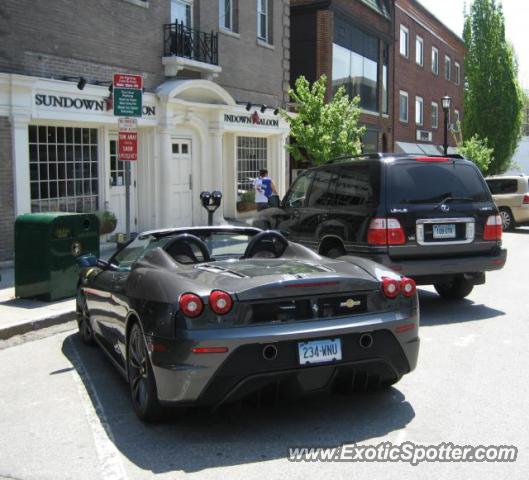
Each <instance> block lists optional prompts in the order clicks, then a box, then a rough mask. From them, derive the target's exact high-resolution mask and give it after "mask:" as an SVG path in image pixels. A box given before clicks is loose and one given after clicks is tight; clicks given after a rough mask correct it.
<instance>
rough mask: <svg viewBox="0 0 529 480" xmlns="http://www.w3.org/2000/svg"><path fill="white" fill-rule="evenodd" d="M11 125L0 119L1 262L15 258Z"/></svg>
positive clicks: (2, 118) (4, 119)
mask: <svg viewBox="0 0 529 480" xmlns="http://www.w3.org/2000/svg"><path fill="white" fill-rule="evenodd" d="M11 151H12V143H11V125H10V123H9V119H8V118H7V117H0V261H4V260H11V259H12V258H13V237H14V233H13V225H14V221H15V213H14V212H15V209H14V203H13V195H14V192H13V162H12V157H11Z"/></svg>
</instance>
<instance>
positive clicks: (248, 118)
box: [224, 112, 279, 128]
mask: <svg viewBox="0 0 529 480" xmlns="http://www.w3.org/2000/svg"><path fill="white" fill-rule="evenodd" d="M224 123H229V124H231V125H248V126H252V125H256V126H261V127H276V128H277V127H279V120H278V119H277V118H263V117H260V116H259V114H258V113H257V112H254V113H253V114H251V115H245V114H232V113H225V114H224Z"/></svg>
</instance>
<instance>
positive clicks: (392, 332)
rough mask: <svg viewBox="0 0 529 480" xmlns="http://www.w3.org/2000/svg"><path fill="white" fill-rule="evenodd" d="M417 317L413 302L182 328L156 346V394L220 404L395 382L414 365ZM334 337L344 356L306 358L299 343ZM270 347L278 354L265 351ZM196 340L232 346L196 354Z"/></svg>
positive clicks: (172, 400)
mask: <svg viewBox="0 0 529 480" xmlns="http://www.w3.org/2000/svg"><path fill="white" fill-rule="evenodd" d="M418 321H419V318H418V311H417V310H415V309H414V310H410V311H408V312H407V313H406V314H404V313H403V312H400V311H397V312H385V313H382V314H376V315H362V316H356V317H347V318H341V319H334V320H326V321H311V322H296V323H289V324H284V325H282V324H279V325H278V324H274V325H259V326H251V327H237V328H229V329H228V328H227V329H220V328H219V329H215V330H193V331H190V330H187V331H182V332H180V335H181V338H180V339H178V340H176V341H175V340H173V341H171V342H170V343H167V344H166V348H165V350H166V351H164V352H159V351H158V352H152V353H151V360H152V365H153V370H154V374H155V378H156V385H157V391H158V398H159V400H160V401H161V402H162V403H164V404H174V405H208V406H216V405H219V404H221V403H223V402H226V401H230V400H234V399H238V398H240V397H243V396H246V395H247V394H249V393H251V392H253V391H259V390H262V389H268V391H273V392H275V394H282V393H287V392H292V393H301V394H302V393H308V392H311V391H316V390H321V389H329V388H332V387H339V388H348V387H350V386H354V387H355V388H362V386H363V385H364V386H365V387H374V386H376V384H379V383H385V384H389V383H393V382H395V381H397V380H398V379H399V378H400V377H401V376H402V375H404V374H406V373H408V372H410V371H411V370H413V369H414V368H415V366H416V363H417V356H418V351H419V337H418ZM399 327H400V328H399ZM403 327H405V328H403ZM397 332H401V333H397ZM366 333H367V334H368V335H369V336H370V338H371V340H372V342H371V344H370V345H369V346H367V347H366V344H362V342H361V340H360V338H361V337H362V335H365V334H366ZM335 338H339V339H340V343H341V351H342V358H341V360H338V361H332V362H329V363H320V364H310V365H300V362H299V356H298V344H299V342H303V341H311V340H320V339H321V340H323V339H335ZM153 340H154V339H153ZM160 341H161V342H163V340H161V339H160ZM156 342H158V339H156ZM270 346H271V347H272V348H271V349H270V351H271V352H275V354H274V355H270V356H267V355H266V353H265V352H266V348H267V347H270ZM197 347H198V348H211V347H226V348H227V349H228V351H227V352H224V353H193V348H197Z"/></svg>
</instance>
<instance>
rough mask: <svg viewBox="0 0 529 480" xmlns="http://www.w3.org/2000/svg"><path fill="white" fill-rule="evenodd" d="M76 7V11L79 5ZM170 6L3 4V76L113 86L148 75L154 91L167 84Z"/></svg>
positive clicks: (117, 0) (50, 0)
mask: <svg viewBox="0 0 529 480" xmlns="http://www.w3.org/2000/svg"><path fill="white" fill-rule="evenodd" d="M74 3H75V6H74ZM169 5H170V2H169V1H158V0H150V1H148V2H142V1H139V0H83V1H76V2H72V1H71V0H2V2H0V32H1V33H2V42H0V71H2V72H9V73H20V74H25V75H36V76H45V77H52V76H54V77H56V78H59V77H60V76H62V75H66V76H81V75H82V76H85V77H86V78H87V80H88V81H89V82H91V81H93V80H99V81H111V76H110V75H111V73H112V72H114V71H116V70H120V71H125V72H135V73H142V74H143V75H144V76H145V78H146V82H145V86H146V88H148V89H150V88H152V87H154V86H155V85H157V84H159V83H161V82H162V81H163V79H164V77H163V72H162V67H161V56H162V53H163V24H164V23H168V20H169V16H170V14H169Z"/></svg>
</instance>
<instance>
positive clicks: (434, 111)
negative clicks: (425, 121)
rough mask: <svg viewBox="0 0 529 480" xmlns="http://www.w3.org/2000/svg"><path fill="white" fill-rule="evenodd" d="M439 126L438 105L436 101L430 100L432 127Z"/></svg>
mask: <svg viewBox="0 0 529 480" xmlns="http://www.w3.org/2000/svg"><path fill="white" fill-rule="evenodd" d="M438 126H439V105H438V104H437V103H436V102H432V128H437V127H438Z"/></svg>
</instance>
